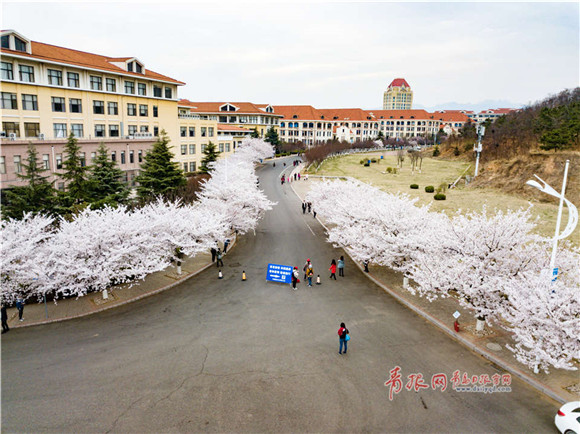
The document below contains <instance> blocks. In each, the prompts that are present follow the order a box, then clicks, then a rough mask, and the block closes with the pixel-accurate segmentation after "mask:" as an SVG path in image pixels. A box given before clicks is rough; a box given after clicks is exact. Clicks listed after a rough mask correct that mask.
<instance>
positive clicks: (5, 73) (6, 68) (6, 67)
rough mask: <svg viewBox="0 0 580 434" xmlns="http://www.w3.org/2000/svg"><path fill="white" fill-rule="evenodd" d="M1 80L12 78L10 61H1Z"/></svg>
mask: <svg viewBox="0 0 580 434" xmlns="http://www.w3.org/2000/svg"><path fill="white" fill-rule="evenodd" d="M2 80H14V71H13V70H12V63H8V62H2Z"/></svg>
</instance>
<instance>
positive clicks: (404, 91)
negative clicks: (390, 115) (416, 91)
mask: <svg viewBox="0 0 580 434" xmlns="http://www.w3.org/2000/svg"><path fill="white" fill-rule="evenodd" d="M412 108H413V91H412V90H411V86H409V83H407V80H405V79H404V78H395V79H394V80H393V81H392V82H391V84H389V86H388V87H387V90H386V91H385V92H384V93H383V110H411V109H412Z"/></svg>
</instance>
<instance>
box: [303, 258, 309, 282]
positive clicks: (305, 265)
mask: <svg viewBox="0 0 580 434" xmlns="http://www.w3.org/2000/svg"><path fill="white" fill-rule="evenodd" d="M310 266H311V265H310V258H308V259H307V260H306V263H305V264H304V267H302V271H304V280H306V269H307V268H308V267H310Z"/></svg>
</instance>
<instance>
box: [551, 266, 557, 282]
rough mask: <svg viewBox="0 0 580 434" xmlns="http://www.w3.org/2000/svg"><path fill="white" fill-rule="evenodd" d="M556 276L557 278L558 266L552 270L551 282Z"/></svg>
mask: <svg viewBox="0 0 580 434" xmlns="http://www.w3.org/2000/svg"><path fill="white" fill-rule="evenodd" d="M557 278H558V267H556V268H554V269H553V270H552V282H555V281H556V279H557Z"/></svg>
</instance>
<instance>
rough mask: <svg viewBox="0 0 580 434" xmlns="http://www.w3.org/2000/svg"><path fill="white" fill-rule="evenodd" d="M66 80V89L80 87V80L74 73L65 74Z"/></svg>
mask: <svg viewBox="0 0 580 434" xmlns="http://www.w3.org/2000/svg"><path fill="white" fill-rule="evenodd" d="M66 79H67V82H68V87H80V78H79V75H78V74H77V73H76V72H67V73H66Z"/></svg>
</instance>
